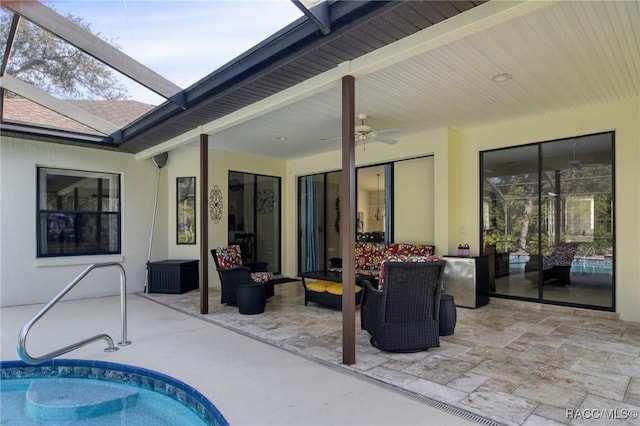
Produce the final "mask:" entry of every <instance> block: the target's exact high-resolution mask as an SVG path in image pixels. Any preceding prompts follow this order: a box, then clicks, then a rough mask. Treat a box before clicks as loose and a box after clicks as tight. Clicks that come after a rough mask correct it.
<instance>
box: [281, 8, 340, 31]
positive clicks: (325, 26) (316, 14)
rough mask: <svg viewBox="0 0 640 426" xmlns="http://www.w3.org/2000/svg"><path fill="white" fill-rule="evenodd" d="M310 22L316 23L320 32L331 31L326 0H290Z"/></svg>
mask: <svg viewBox="0 0 640 426" xmlns="http://www.w3.org/2000/svg"><path fill="white" fill-rule="evenodd" d="M291 2H292V3H293V4H295V5H296V6H297V7H298V9H300V10H301V11H302V13H304V14H305V15H306V16H307V18H309V20H311V22H313V23H314V24H316V26H317V27H318V28H319V29H320V31H321V32H322V34H324V35H327V34H329V33H330V32H331V18H330V16H329V6H328V5H327V1H326V0H291Z"/></svg>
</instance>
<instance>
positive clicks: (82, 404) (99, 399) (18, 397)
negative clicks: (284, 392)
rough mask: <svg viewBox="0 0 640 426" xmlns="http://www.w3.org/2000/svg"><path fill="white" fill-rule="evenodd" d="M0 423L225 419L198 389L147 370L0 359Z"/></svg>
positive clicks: (76, 362) (220, 421)
mask: <svg viewBox="0 0 640 426" xmlns="http://www.w3.org/2000/svg"><path fill="white" fill-rule="evenodd" d="M0 392H1V395H2V397H1V398H0V400H1V406H0V408H1V411H0V412H1V414H0V415H1V419H0V423H1V424H16V425H37V424H42V423H46V424H47V425H56V426H57V425H68V424H70V423H71V422H72V423H73V424H74V425H131V424H140V425H151V424H153V425H175V424H181V425H182V424H185V425H187V424H188V425H221V426H222V425H228V422H227V421H226V420H225V418H224V417H223V416H222V414H221V413H220V412H219V411H218V409H217V408H216V407H215V406H214V405H213V404H212V403H211V402H210V401H209V400H208V399H207V398H206V397H204V396H203V395H202V394H201V393H200V392H198V391H197V390H195V389H193V388H191V387H190V386H188V385H186V384H185V383H183V382H181V381H179V380H176V379H174V378H172V377H169V376H166V375H164V374H160V373H157V372H154V371H151V370H147V369H143V368H138V367H130V366H126V365H122V364H114V363H107V362H101V361H82V360H54V361H50V362H47V363H43V364H39V365H37V366H31V365H27V364H25V363H23V362H21V361H2V362H0Z"/></svg>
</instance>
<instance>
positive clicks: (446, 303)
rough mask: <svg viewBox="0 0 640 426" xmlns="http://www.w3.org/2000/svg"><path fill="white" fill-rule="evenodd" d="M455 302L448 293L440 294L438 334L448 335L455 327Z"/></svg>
mask: <svg viewBox="0 0 640 426" xmlns="http://www.w3.org/2000/svg"><path fill="white" fill-rule="evenodd" d="M456 320H457V314H456V304H455V303H454V301H453V296H452V295H450V294H441V295H440V335H441V336H450V335H452V334H453V332H454V330H455V328H456Z"/></svg>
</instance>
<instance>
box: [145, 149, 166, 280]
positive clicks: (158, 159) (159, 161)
mask: <svg viewBox="0 0 640 426" xmlns="http://www.w3.org/2000/svg"><path fill="white" fill-rule="evenodd" d="M168 155H169V154H167V153H166V152H163V153H162V154H158V155H156V156H155V157H153V164H155V165H156V166H158V177H157V179H156V197H155V200H154V202H153V216H152V217H151V232H150V234H149V251H148V252H147V272H146V274H145V276H144V290H143V293H146V292H147V285H148V284H149V263H150V261H151V247H152V246H153V230H154V229H155V227H156V211H157V210H158V193H159V192H160V170H161V169H162V167H163V166H164V165H165V164H167V157H168Z"/></svg>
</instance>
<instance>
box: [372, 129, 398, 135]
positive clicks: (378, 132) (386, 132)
mask: <svg viewBox="0 0 640 426" xmlns="http://www.w3.org/2000/svg"><path fill="white" fill-rule="evenodd" d="M371 133H373V134H375V135H378V136H391V135H397V134H399V133H400V130H398V129H383V130H374V131H373V132H371Z"/></svg>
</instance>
